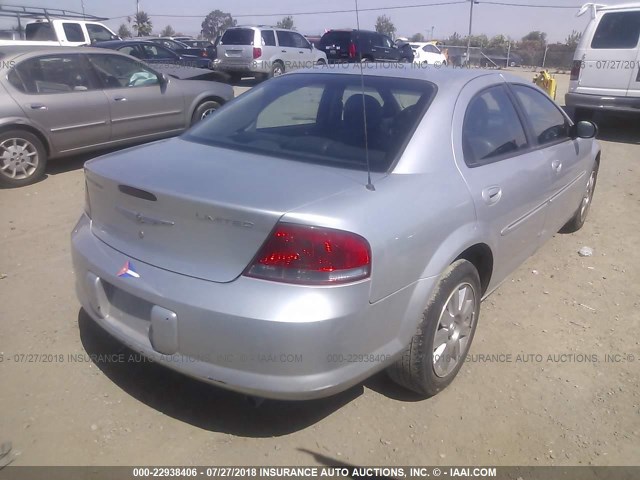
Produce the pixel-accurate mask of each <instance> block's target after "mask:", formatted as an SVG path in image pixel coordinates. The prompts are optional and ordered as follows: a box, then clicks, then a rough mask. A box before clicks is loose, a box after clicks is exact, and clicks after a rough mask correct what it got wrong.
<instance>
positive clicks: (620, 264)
mask: <svg viewBox="0 0 640 480" xmlns="http://www.w3.org/2000/svg"><path fill="white" fill-rule="evenodd" d="M521 74H522V75H524V76H525V77H526V78H531V77H532V75H533V74H532V73H531V72H523V73H521ZM559 83H560V88H559V92H558V100H559V101H562V99H563V97H564V91H566V88H567V84H568V79H567V77H566V76H559ZM244 89H246V85H245V86H244V87H238V92H240V91H242V90H244ZM596 120H597V121H600V123H601V141H602V149H603V151H602V165H601V168H600V176H599V181H598V187H597V190H596V194H595V199H594V204H593V208H592V210H591V213H590V215H591V216H590V218H589V220H588V222H587V224H586V225H585V227H584V228H583V229H582V230H581V231H580V232H578V233H576V234H573V235H556V236H555V238H553V239H552V240H551V241H550V242H549V243H547V244H546V245H545V246H544V247H542V248H541V250H540V251H539V252H538V253H537V254H536V255H535V256H534V257H533V258H531V259H529V260H528V261H527V262H526V264H525V265H523V266H522V267H520V268H519V269H518V270H517V271H516V272H515V273H514V274H513V275H512V277H511V278H510V279H509V280H508V281H507V282H505V283H504V284H503V285H502V286H501V287H500V288H499V289H498V290H497V291H496V292H495V293H494V294H493V295H492V296H491V297H489V299H487V300H486V301H485V302H484V303H483V306H482V315H481V319H480V325H479V328H478V332H477V335H476V338H475V342H474V344H473V346H472V348H471V352H470V353H471V356H470V357H469V359H468V363H467V364H466V365H465V367H464V368H463V369H462V371H461V373H460V375H459V376H458V378H457V379H456V381H455V382H454V383H453V384H452V385H451V386H450V387H449V388H448V389H447V390H445V391H444V392H442V393H441V394H439V395H438V396H436V397H434V398H431V399H429V400H423V401H418V400H417V399H416V398H414V397H412V396H411V395H409V394H407V393H405V392H404V391H402V390H400V389H399V388H397V387H395V386H394V385H393V384H392V383H391V382H390V381H389V380H388V379H387V378H386V376H385V375H384V374H380V375H378V376H376V377H374V378H372V379H370V380H369V381H367V382H366V383H365V384H364V385H361V386H358V387H355V388H352V389H351V390H349V391H347V392H345V393H343V394H341V395H338V396H335V397H332V398H328V399H323V400H317V401H311V402H303V403H287V402H275V401H267V402H265V403H264V404H263V405H262V407H260V408H258V409H256V408H252V407H250V406H249V405H248V404H247V403H246V402H245V401H244V399H243V397H241V396H240V395H236V394H234V393H229V392H226V391H223V390H219V389H217V388H214V387H212V386H209V385H205V384H201V383H198V382H196V381H193V380H190V379H187V378H185V377H182V376H180V375H178V374H175V373H172V372H170V371H168V370H165V369H163V368H161V367H158V366H156V365H153V364H150V363H143V362H138V363H133V362H130V363H114V362H96V363H93V362H90V361H88V355H100V354H103V355H104V354H115V353H127V351H126V350H123V349H122V347H121V346H120V345H119V344H118V343H116V342H115V341H113V340H111V339H110V338H108V337H106V336H105V335H104V334H103V333H102V332H101V331H100V330H99V329H98V328H96V327H94V326H93V324H92V322H91V321H90V320H89V319H88V318H87V317H86V316H85V315H84V314H83V313H82V312H81V310H80V308H79V305H78V302H77V301H76V298H75V294H74V287H73V272H72V269H71V261H70V255H69V233H70V231H71V230H72V228H73V225H74V223H75V221H76V220H77V219H78V216H79V215H80V213H81V211H82V205H83V197H84V183H83V177H82V168H81V167H82V163H83V161H84V160H86V157H85V158H75V159H67V160H61V161H57V162H52V164H51V165H50V168H49V175H48V178H46V179H45V180H44V181H42V182H40V183H38V184H36V185H32V186H30V187H26V188H21V189H16V190H1V191H0V200H1V205H2V208H1V209H0V229H1V230H0V234H1V236H2V244H3V245H2V250H3V254H2V256H0V277H1V278H2V279H1V280H0V352H2V354H3V361H2V363H0V443H2V442H3V441H11V442H12V443H13V448H14V451H15V452H16V453H19V455H18V456H17V458H16V459H15V462H14V464H15V465H110V464H120V465H131V464H139V465H140V464H146V465H192V464H198V465H225V464H226V465H234V464H236V465H240V464H254V465H255V464H273V465H287V464H289V465H291V464H326V463H332V462H345V463H349V464H371V465H382V464H388V465H401V464H404V465H408V464H414V465H415V464H427V465H460V464H462V465H479V464H483V465H578V464H582V465H591V464H592V465H638V464H640V449H639V448H638V445H640V341H639V340H640V314H639V313H638V312H639V311H640V309H639V307H640V296H639V294H638V291H639V288H638V287H639V285H640V273H639V270H638V267H639V266H640V247H639V246H638V241H639V239H640V238H639V235H640V193H639V190H638V186H639V185H640V165H639V162H640V129H639V127H638V125H639V124H638V122H637V119H636V120H633V121H629V120H628V119H627V120H625V119H616V118H610V117H605V118H599V119H596ZM582 246H589V247H591V248H592V249H593V252H594V254H593V256H591V257H584V258H583V257H580V256H579V255H578V253H577V252H578V250H579V249H580V248H581V247H582ZM28 354H54V355H53V356H49V357H44V359H47V360H53V359H54V358H55V359H57V361H50V362H44V361H42V359H43V358H40V359H38V358H37V357H29V356H28ZM492 354H493V357H489V355H492ZM607 355H609V356H610V357H607ZM28 360H34V361H28ZM83 360H84V361H83ZM606 360H609V361H606Z"/></svg>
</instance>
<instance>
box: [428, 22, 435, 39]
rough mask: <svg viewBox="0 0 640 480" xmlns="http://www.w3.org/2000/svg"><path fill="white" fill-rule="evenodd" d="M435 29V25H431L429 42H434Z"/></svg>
mask: <svg viewBox="0 0 640 480" xmlns="http://www.w3.org/2000/svg"><path fill="white" fill-rule="evenodd" d="M435 28H436V27H434V26H433V25H431V38H429V40H433V30H434V29H435Z"/></svg>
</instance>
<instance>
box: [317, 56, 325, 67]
mask: <svg viewBox="0 0 640 480" xmlns="http://www.w3.org/2000/svg"><path fill="white" fill-rule="evenodd" d="M326 64H327V62H326V61H325V59H324V58H321V59H320V60H318V61H317V62H316V65H319V66H321V67H324V66H325V65H326Z"/></svg>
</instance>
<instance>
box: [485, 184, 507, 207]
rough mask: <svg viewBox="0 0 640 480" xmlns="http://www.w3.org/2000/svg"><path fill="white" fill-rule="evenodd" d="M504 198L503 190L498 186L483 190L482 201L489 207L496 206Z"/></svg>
mask: <svg viewBox="0 0 640 480" xmlns="http://www.w3.org/2000/svg"><path fill="white" fill-rule="evenodd" d="M501 198H502V188H500V187H498V186H493V187H487V188H485V189H484V190H482V200H484V203H486V204H487V205H494V204H496V203H498V201H499V200H500V199H501Z"/></svg>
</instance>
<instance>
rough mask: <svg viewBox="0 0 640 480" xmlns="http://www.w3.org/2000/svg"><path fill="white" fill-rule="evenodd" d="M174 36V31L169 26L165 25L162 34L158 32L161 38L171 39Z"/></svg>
mask: <svg viewBox="0 0 640 480" xmlns="http://www.w3.org/2000/svg"><path fill="white" fill-rule="evenodd" d="M175 34H176V31H175V30H174V29H173V27H172V26H171V25H167V26H166V27H164V29H163V30H162V32H160V36H161V37H173V36H174V35H175Z"/></svg>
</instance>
